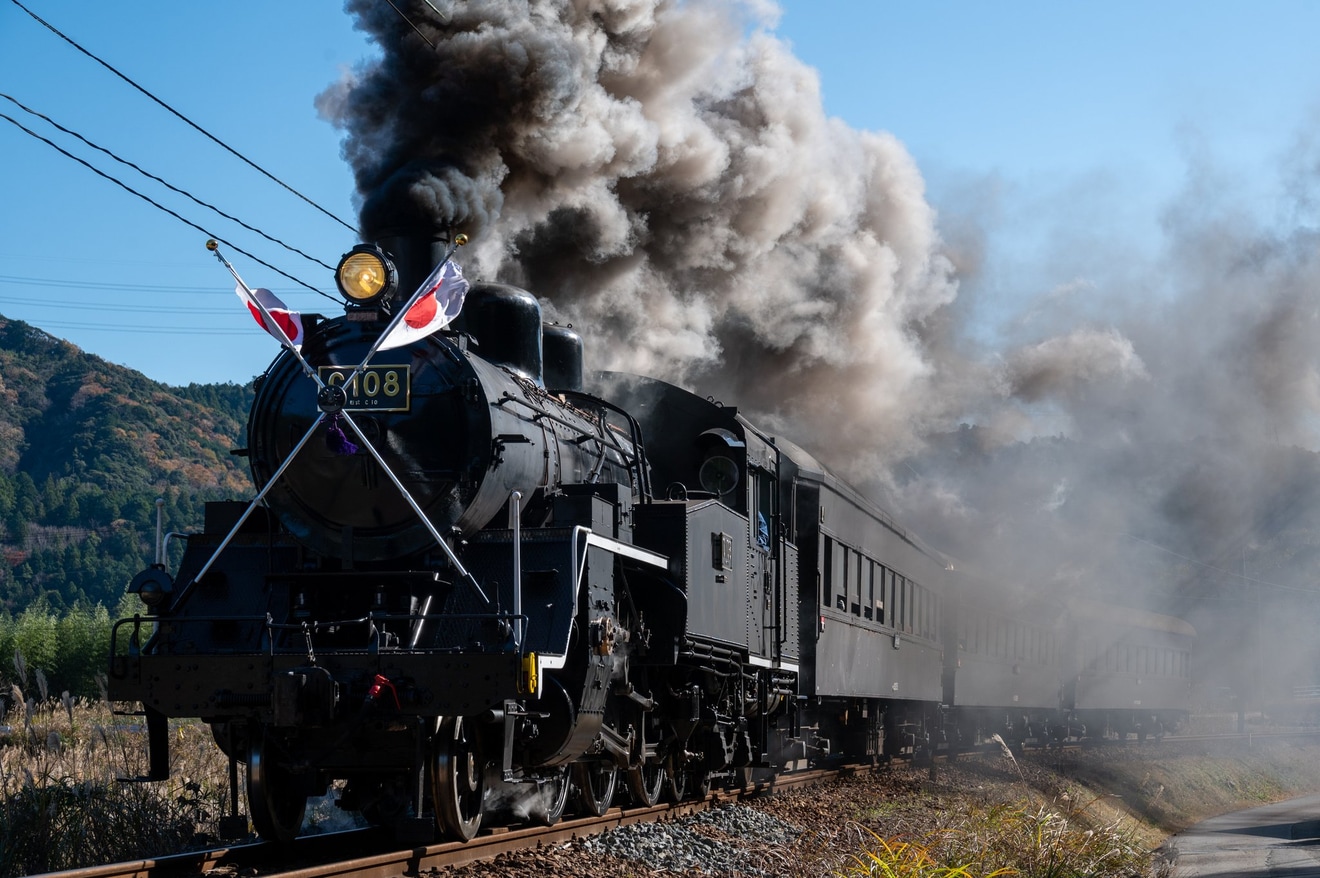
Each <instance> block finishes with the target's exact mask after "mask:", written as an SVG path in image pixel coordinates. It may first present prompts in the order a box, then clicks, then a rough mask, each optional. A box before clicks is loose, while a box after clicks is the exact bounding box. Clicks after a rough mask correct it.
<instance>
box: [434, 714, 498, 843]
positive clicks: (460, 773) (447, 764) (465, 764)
mask: <svg viewBox="0 0 1320 878" xmlns="http://www.w3.org/2000/svg"><path fill="white" fill-rule="evenodd" d="M431 797H432V799H433V800H434V803H435V819H436V823H437V825H438V826H439V827H440V831H441V832H442V833H443V834H444V835H445V836H447V837H449V838H452V839H456V840H458V841H470V840H471V839H472V838H473V837H474V836H476V834H477V830H479V829H480V828H481V815H482V809H483V806H484V803H485V802H484V800H485V798H486V763H485V759H484V758H483V756H482V748H481V742H480V741H479V740H478V739H477V737H476V735H475V732H474V730H473V729H472V727H471V724H470V723H467V722H464V720H463V718H462V717H447V718H445V719H442V720H441V721H440V725H439V728H438V729H437V730H436V735H435V741H434V743H433V745H432V753H431Z"/></svg>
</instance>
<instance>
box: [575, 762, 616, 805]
mask: <svg viewBox="0 0 1320 878" xmlns="http://www.w3.org/2000/svg"><path fill="white" fill-rule="evenodd" d="M618 783H619V770H618V769H617V768H615V767H614V763H613V762H604V761H600V760H597V761H594V762H577V763H574V765H573V784H574V786H576V787H577V801H578V806H579V807H581V808H582V810H583V811H585V812H587V814H589V815H591V816H592V817H601V816H603V815H604V814H605V812H606V811H608V810H609V809H610V802H612V801H614V789H615V787H616V786H618Z"/></svg>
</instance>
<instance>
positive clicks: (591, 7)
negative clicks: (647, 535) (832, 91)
mask: <svg viewBox="0 0 1320 878" xmlns="http://www.w3.org/2000/svg"><path fill="white" fill-rule="evenodd" d="M396 7H397V9H396ZM348 9H349V11H350V12H351V13H352V14H353V15H354V16H355V17H356V20H357V22H358V24H359V27H360V28H362V29H363V30H364V31H365V32H366V33H367V34H369V35H370V37H371V38H372V39H373V40H374V41H376V42H377V43H378V44H379V46H380V48H381V50H382V55H381V57H380V58H379V60H377V61H374V62H372V63H370V64H368V65H366V66H364V67H363V68H361V69H359V70H358V71H356V72H355V73H354V74H353V75H352V76H351V77H349V78H346V79H345V81H344V82H341V83H339V84H338V85H336V86H334V87H332V88H330V89H328V90H327V91H326V92H325V93H324V94H323V95H321V97H320V99H319V106H320V108H321V110H322V112H323V113H324V114H325V115H326V116H327V117H329V118H331V119H332V120H334V121H335V122H336V123H337V124H339V125H340V126H341V127H342V128H343V129H344V130H345V131H346V132H347V137H346V140H345V146H344V149H345V155H346V157H347V158H348V160H349V161H350V163H351V165H352V167H353V170H354V173H355V175H356V182H357V187H358V193H359V196H360V197H361V199H362V212H361V219H362V224H363V231H364V234H365V236H366V237H368V238H372V237H377V236H381V235H384V234H386V233H388V232H390V231H391V230H397V229H415V228H418V227H432V228H445V227H451V226H452V227H455V228H456V229H457V230H461V231H465V232H467V233H468V234H469V235H470V236H471V237H472V239H473V243H472V244H471V245H470V246H469V248H467V249H466V250H465V251H463V253H462V257H461V258H462V261H463V262H464V264H465V269H466V271H467V274H468V276H469V277H477V278H482V279H486V280H498V281H503V282H509V283H515V284H518V285H521V286H524V287H526V288H527V289H529V290H531V291H532V292H534V293H535V294H536V295H537V296H538V297H540V298H541V299H542V301H543V303H544V304H545V306H546V309H547V312H548V313H549V315H550V316H552V317H554V318H555V319H559V320H561V321H567V322H572V323H573V324H574V325H575V327H576V328H577V329H578V330H579V331H581V332H582V333H583V335H584V336H585V338H586V341H587V350H588V357H589V360H590V362H589V363H588V365H589V366H590V367H592V368H599V369H619V370H624V371H631V372H639V373H642V374H648V375H653V376H656V377H660V378H665V379H668V380H671V381H675V382H677V383H680V384H683V385H685V386H688V387H690V388H692V389H694V390H697V391H698V392H701V393H703V394H711V395H713V396H715V397H716V398H720V399H722V400H724V401H726V402H729V403H732V404H736V405H738V406H739V407H740V408H741V409H743V410H744V411H746V412H747V413H748V414H749V415H750V416H751V417H753V419H755V420H757V421H758V422H759V423H762V424H764V425H766V426H767V427H768V428H770V429H771V430H777V431H782V433H783V434H784V435H786V436H788V437H789V438H792V439H794V440H795V441H797V442H799V443H800V444H802V445H803V446H805V447H807V448H809V449H811V450H812V451H813V452H814V453H816V454H818V455H819V456H820V457H821V459H822V460H824V461H825V462H826V463H828V464H829V465H831V466H832V467H834V468H835V469H837V470H840V471H841V472H842V473H843V474H845V475H847V476H848V477H850V478H852V479H853V480H855V481H859V482H863V483H865V484H866V487H867V488H868V490H869V491H870V492H871V493H873V494H875V495H880V496H882V497H883V500H884V502H885V503H886V505H889V506H891V507H893V508H895V511H897V512H898V513H899V514H900V516H901V518H902V520H904V521H905V522H907V523H908V524H911V525H913V526H914V529H915V530H916V532H917V533H921V534H923V535H924V536H925V537H926V539H927V541H928V542H930V543H932V544H934V545H936V546H938V547H940V548H941V549H944V550H946V551H948V552H950V553H953V554H954V555H958V556H962V557H968V558H975V559H977V561H978V562H979V563H981V564H984V565H986V566H987V567H988V568H989V569H990V570H992V571H996V572H998V573H999V574H1000V575H1001V576H1002V577H1003V578H1004V579H1006V580H1008V581H1014V582H1019V583H1021V584H1023V586H1024V587H1031V588H1039V587H1041V586H1042V585H1043V584H1045V583H1052V584H1053V585H1054V587H1055V589H1063V590H1064V591H1065V592H1066V591H1069V590H1072V591H1075V592H1078V593H1085V594H1088V595H1091V596H1101V595H1103V596H1106V597H1109V596H1116V597H1118V598H1120V599H1123V600H1126V601H1135V602H1139V603H1144V604H1146V605H1149V606H1152V607H1154V608H1157V609H1161V610H1166V611H1172V612H1177V613H1181V614H1183V615H1186V616H1188V617H1189V618H1192V620H1193V621H1194V622H1197V623H1198V624H1202V625H1204V626H1205V630H1203V632H1202V633H1203V634H1210V633H1211V632H1212V631H1213V630H1214V628H1215V626H1216V625H1222V626H1223V627H1224V630H1225V633H1226V634H1227V633H1229V632H1232V631H1233V630H1234V629H1233V625H1234V624H1237V623H1240V622H1241V620H1242V618H1243V613H1244V610H1245V608H1246V607H1248V606H1249V605H1248V604H1244V603H1243V600H1244V598H1243V595H1244V594H1249V593H1251V589H1253V588H1254V589H1255V593H1256V594H1257V595H1258V596H1259V595H1260V594H1268V593H1271V590H1273V593H1279V592H1285V593H1290V594H1306V593H1307V589H1311V588H1314V584H1315V583H1316V582H1320V557H1317V556H1318V555H1320V553H1316V552H1309V551H1307V550H1302V549H1299V548H1298V546H1304V545H1309V544H1310V542H1311V540H1310V539H1309V538H1307V537H1300V538H1299V537H1298V536H1297V533H1298V531H1299V529H1300V530H1301V531H1303V532H1311V531H1312V530H1313V532H1315V533H1320V520H1317V517H1316V515H1315V512H1314V511H1313V510H1314V509H1316V508H1320V504H1317V503H1316V502H1315V501H1316V500H1317V499H1320V475H1318V474H1320V465H1318V464H1317V462H1316V456H1315V454H1314V453H1313V451H1312V450H1311V449H1312V448H1313V446H1314V444H1315V443H1314V437H1315V429H1316V415H1317V410H1318V408H1320V372H1317V368H1316V362H1315V361H1316V356H1315V352H1316V351H1317V350H1320V315H1318V313H1317V306H1316V304H1315V291H1316V290H1317V289H1318V288H1320V261H1318V256H1317V254H1320V247H1317V236H1316V234H1315V233H1314V232H1313V231H1310V230H1309V229H1310V228H1314V222H1311V225H1310V226H1308V225H1307V222H1308V221H1310V220H1314V217H1313V215H1312V214H1313V213H1314V206H1315V204H1316V203H1320V199H1317V198H1316V197H1314V193H1315V192H1316V191H1320V190H1318V189H1317V186H1316V181H1317V180H1320V173H1317V168H1320V162H1317V161H1316V160H1315V155H1316V150H1314V149H1313V148H1310V147H1309V146H1308V144H1309V143H1311V142H1313V140H1314V139H1313V138H1309V137H1304V138H1302V143H1301V144H1300V145H1299V147H1298V149H1297V152H1296V155H1295V156H1294V157H1293V160H1292V162H1291V165H1290V167H1289V168H1288V173H1287V175H1286V177H1285V182H1286V183H1287V185H1288V186H1289V191H1290V193H1291V194H1292V196H1293V197H1292V199H1291V206H1292V208H1293V213H1292V216H1293V222H1292V224H1291V225H1290V226H1288V227H1285V228H1283V229H1276V228H1270V227H1267V226H1264V225H1263V224H1260V223H1258V222H1255V221H1253V220H1252V219H1251V218H1250V217H1249V216H1248V215H1247V214H1246V213H1245V212H1244V211H1243V210H1241V209H1240V206H1239V205H1237V204H1235V203H1234V202H1233V200H1232V198H1231V190H1230V189H1229V187H1226V186H1224V185H1223V184H1224V180H1223V179H1222V178H1220V177H1217V176H1216V174H1215V173H1214V171H1213V169H1212V168H1209V167H1205V166H1203V165H1199V164H1198V163H1197V162H1195V161H1192V162H1191V164H1192V167H1191V169H1190V171H1189V177H1188V184H1187V187H1186V190H1185V192H1184V193H1183V195H1182V196H1181V198H1180V199H1179V200H1178V201H1177V202H1176V203H1175V204H1173V205H1171V206H1170V207H1169V208H1168V210H1167V212H1166V214H1165V217H1164V223H1165V235H1166V240H1167V245H1166V248H1165V250H1164V252H1162V253H1160V254H1159V255H1156V256H1149V255H1142V256H1138V255H1135V254H1134V252H1132V251H1129V250H1127V249H1125V247H1124V244H1125V242H1124V240H1123V238H1122V236H1121V235H1111V234H1109V233H1108V232H1107V231H1106V230H1105V229H1104V228H1096V227H1093V226H1088V227H1086V228H1078V227H1076V226H1069V225H1068V221H1069V218H1070V217H1071V218H1073V219H1075V220H1076V221H1077V222H1079V223H1080V222H1082V221H1083V217H1085V218H1086V220H1088V221H1089V220H1090V215H1089V214H1086V213H1085V212H1083V211H1080V210H1078V209H1077V205H1078V204H1079V203H1083V202H1086V201H1088V200H1090V201H1091V202H1092V203H1094V202H1095V201H1102V200H1103V199H1102V198H1098V199H1097V198H1090V196H1094V195H1095V193H1082V195H1083V196H1087V197H1084V198H1080V199H1079V198H1078V197H1077V196H1078V193H1076V192H1070V193H1067V194H1066V196H1065V197H1063V198H1061V199H1060V209H1059V210H1058V212H1057V216H1049V217H1046V219H1045V220H1044V221H1047V222H1053V221H1055V220H1057V221H1058V227H1057V228H1056V229H1053V230H1052V233H1051V235H1052V239H1053V240H1055V241H1056V242H1057V243H1056V245H1055V246H1054V247H1052V248H1049V249H1048V252H1047V253H1046V254H1045V255H1046V256H1047V257H1049V258H1047V259H1046V260H1044V261H1043V263H1042V266H1043V267H1041V268H1039V269H1038V271H1037V272H1036V273H1035V275H1034V279H1036V280H1043V285H1042V286H1041V287H1039V288H1042V289H1047V290H1048V292H1047V293H1046V294H1044V295H1041V296H1039V297H1037V298H1036V299H1035V300H1032V301H1027V302H1026V304H1025V306H1024V307H1022V308H1021V309H1020V312H1019V313H1018V315H1017V317H1016V319H1014V320H1005V321H1004V324H1003V325H1004V326H1005V327H1006V331H1005V333H1004V334H1003V335H1002V336H1001V337H999V338H997V339H995V341H994V342H993V343H990V342H988V341H986V338H985V336H984V334H980V335H978V334H977V333H974V332H972V331H971V330H970V327H969V325H968V322H967V318H968V315H969V314H970V313H972V312H973V311H974V308H975V306H976V305H977V304H978V303H979V302H980V298H979V297H982V296H985V295H986V294H987V293H986V291H988V290H993V289H995V284H994V283H993V282H992V281H993V280H994V279H993V278H988V277H986V276H985V274H984V273H985V272H987V271H989V270H990V269H988V268H987V263H993V261H994V259H993V254H992V253H991V252H989V251H990V245H989V244H988V243H987V240H988V238H990V237H992V235H991V234H990V229H989V224H990V223H992V222H994V220H995V215H994V206H995V205H994V202H995V199H994V198H993V197H983V198H979V199H977V200H976V201H975V203H974V207H975V209H977V210H981V209H982V208H987V209H986V210H985V211H984V213H983V214H982V215H981V216H979V217H975V216H971V217H970V218H969V215H968V214H958V215H955V216H951V217H947V218H946V219H945V220H944V221H942V222H941V224H940V227H941V228H943V229H944V230H945V234H946V235H947V236H948V237H947V239H942V237H941V234H940V232H939V231H937V222H936V219H937V218H936V215H935V212H934V210H933V209H932V207H931V206H930V204H928V202H927V200H926V196H925V192H924V183H923V180H922V177H921V174H920V172H919V170H918V169H917V167H916V166H915V164H914V162H913V160H912V158H911V156H910V155H909V154H908V153H907V151H906V150H905V149H904V147H903V146H902V144H901V143H900V142H899V141H898V140H897V139H895V138H894V137H893V136H890V135H888V134H884V133H870V132H861V131H856V130H853V129H851V128H849V127H848V126H847V125H845V124H844V123H843V122H841V121H840V120H838V119H832V118H830V117H828V116H827V114H826V113H825V111H824V109H823V107H822V102H821V97H820V85H819V82H818V80H817V76H816V74H815V73H814V71H812V70H811V69H809V68H808V67H806V66H804V65H803V64H802V63H801V62H800V61H798V60H797V59H795V58H794V56H793V55H792V53H791V51H790V50H789V48H788V47H787V46H786V45H785V44H784V43H783V42H782V41H781V40H779V39H778V38H777V37H776V36H775V35H774V33H773V27H774V16H775V13H776V9H775V7H774V6H773V4H772V3H771V2H769V0H763V2H759V3H757V2H752V0H746V2H737V0H686V2H680V0H553V2H552V0H520V2H509V0H465V2H457V0H411V2H406V0H400V2H396V3H390V4H386V3H378V2H369V0H350V2H349V3H348ZM1104 186H1105V181H1097V184H1096V186H1095V188H1096V190H1097V191H1098V190H1100V189H1101V188H1103V187H1104ZM1065 202H1066V205H1065ZM1308 218H1309V219H1308ZM960 285H961V287H962V289H961V291H960ZM1014 295H1015V296H1016V297H1017V299H1018V300H1019V301H1020V300H1021V299H1023V298H1025V296H1024V295H1023V293H1022V291H1021V290H1020V289H1019V290H1016V291H1015V292H1014ZM1206 598H1209V600H1205V599H1206ZM1215 602H1218V603H1215ZM1278 606H1280V607H1283V609H1282V610H1279V611H1277V612H1276V613H1275V614H1274V616H1275V618H1276V619H1278V620H1279V622H1278V624H1279V626H1280V627H1282V625H1283V620H1284V619H1285V618H1286V617H1289V616H1291V617H1292V618H1293V619H1296V618H1298V617H1297V615H1296V613H1295V612H1294V611H1293V607H1294V604H1289V603H1282V604H1279V605H1278ZM1206 607H1210V608H1211V609H1212V610H1215V611H1216V612H1218V611H1219V610H1222V608H1224V607H1228V608H1229V612H1228V613H1227V614H1225V613H1223V612H1219V614H1218V615H1214V614H1213V613H1212V614H1210V615H1208V616H1207V615H1206V613H1207V611H1206V610H1205V608H1206ZM1264 612H1265V615H1264V616H1262V613H1261V609H1260V606H1259V604H1257V605H1256V621H1255V625H1256V630H1257V636H1258V637H1259V636H1260V634H1259V632H1260V631H1261V630H1262V629H1263V628H1264V626H1265V622H1264V621H1262V620H1263V619H1264V620H1268V619H1269V618H1270V611H1269V610H1268V609H1267V610H1266V611H1264ZM1198 614H1200V615H1199V616H1198ZM1229 636H1232V635H1231V634H1230V635H1229ZM1241 683H1242V681H1241V680H1238V681H1236V684H1237V685H1241Z"/></svg>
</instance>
